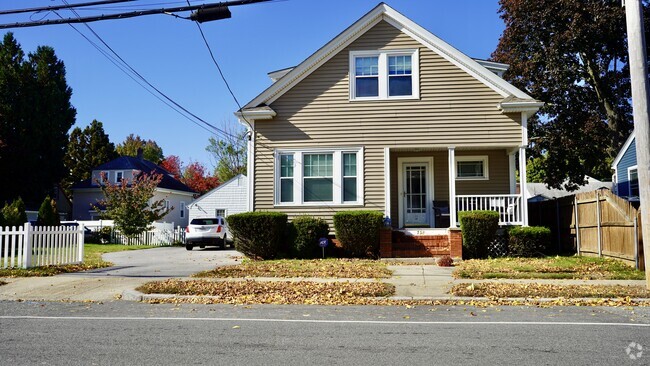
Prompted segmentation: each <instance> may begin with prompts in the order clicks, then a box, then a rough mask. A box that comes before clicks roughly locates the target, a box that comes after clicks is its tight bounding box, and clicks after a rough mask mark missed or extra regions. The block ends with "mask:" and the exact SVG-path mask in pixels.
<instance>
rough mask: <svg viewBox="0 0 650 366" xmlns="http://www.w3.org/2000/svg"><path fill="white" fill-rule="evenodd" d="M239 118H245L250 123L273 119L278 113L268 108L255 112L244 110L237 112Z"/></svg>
mask: <svg viewBox="0 0 650 366" xmlns="http://www.w3.org/2000/svg"><path fill="white" fill-rule="evenodd" d="M235 116H236V117H237V118H242V119H243V118H245V119H246V120H248V121H253V120H262V119H273V117H275V116H276V113H275V111H274V110H273V109H271V108H269V107H266V108H260V109H254V110H242V111H241V112H235Z"/></svg>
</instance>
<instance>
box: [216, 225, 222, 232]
mask: <svg viewBox="0 0 650 366" xmlns="http://www.w3.org/2000/svg"><path fill="white" fill-rule="evenodd" d="M217 232H218V233H220V232H221V225H219V226H217Z"/></svg>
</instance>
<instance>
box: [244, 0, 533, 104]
mask: <svg viewBox="0 0 650 366" xmlns="http://www.w3.org/2000/svg"><path fill="white" fill-rule="evenodd" d="M381 20H385V21H386V22H388V23H389V24H391V25H393V26H395V27H396V28H398V29H400V30H401V31H402V32H404V33H405V34H407V35H409V36H411V37H412V38H414V39H415V40H417V41H419V42H420V43H422V44H423V45H425V46H426V47H427V48H429V49H430V50H432V51H433V52H435V53H437V54H439V55H440V56H442V57H443V58H445V59H446V60H448V61H450V62H451V63H453V64H454V65H456V66H458V67H460V68H461V69H462V70H464V71H465V72H467V73H468V74H470V75H472V76H473V77H475V78H476V79H477V80H479V81H481V82H482V83H483V84H485V85H486V86H488V87H489V88H491V89H492V90H494V91H495V92H497V93H499V94H500V95H502V96H503V97H507V96H510V95H514V96H515V97H517V98H522V99H532V98H531V97H530V96H529V95H528V94H526V93H524V92H523V91H521V90H519V89H517V88H516V87H515V86H513V85H512V84H510V83H508V82H507V81H505V80H503V79H502V78H500V77H499V76H497V75H495V74H494V73H493V72H491V71H490V70H488V69H487V68H485V67H484V66H482V65H481V64H479V63H478V62H477V61H475V60H473V59H472V58H470V57H468V56H467V55H465V54H463V53H462V52H460V51H459V50H457V49H455V48H454V47H452V46H451V45H449V44H447V43H446V42H444V41H443V40H441V39H440V38H438V37H436V36H434V35H433V34H432V33H431V32H429V31H427V30H426V29H424V28H422V27H421V26H419V25H417V24H416V23H414V22H413V21H411V20H410V19H408V18H406V17H405V16H404V15H402V14H400V13H399V12H397V11H395V10H394V9H393V8H391V7H390V6H388V5H386V4H384V3H381V4H379V5H378V6H376V7H375V8H374V9H372V10H371V11H370V12H368V13H367V14H366V15H364V16H363V17H361V19H359V20H358V21H356V22H355V23H354V24H352V25H351V26H350V27H348V28H347V29H346V30H345V31H343V32H342V33H341V34H339V35H338V36H336V37H335V38H334V39H332V40H331V41H330V42H328V43H327V44H326V45H325V46H323V47H322V48H320V49H319V50H318V51H316V52H315V53H314V54H312V55H311V56H309V57H308V58H307V59H306V60H304V61H303V62H301V63H300V64H299V65H298V66H296V67H295V68H294V69H293V70H291V71H290V72H289V73H287V74H286V75H285V76H284V77H283V78H282V79H281V80H278V81H277V82H276V83H274V84H273V85H271V86H270V87H269V88H267V89H266V90H265V91H263V92H262V93H261V94H259V95H258V96H257V97H255V98H254V99H253V100H252V101H250V102H249V103H248V104H246V106H245V107H244V108H253V107H257V106H259V105H262V104H267V105H270V104H271V103H273V102H274V101H275V100H277V99H278V98H279V97H280V96H281V95H282V94H284V93H285V92H286V91H287V90H289V89H291V88H292V87H293V86H294V85H296V84H297V83H299V82H300V81H302V80H303V79H304V78H305V77H307V76H308V75H309V74H311V73H312V72H313V71H314V70H316V69H317V68H318V67H319V66H320V65H322V64H324V63H325V62H327V61H329V60H330V59H331V58H332V57H334V56H335V55H336V54H337V53H338V52H340V51H341V50H343V49H344V48H345V47H347V46H348V45H349V44H351V43H352V42H354V41H355V40H356V39H357V38H359V37H360V36H361V35H363V34H364V33H365V32H366V31H368V30H369V29H371V28H372V27H373V26H374V25H375V24H377V23H379V22H380V21H381Z"/></svg>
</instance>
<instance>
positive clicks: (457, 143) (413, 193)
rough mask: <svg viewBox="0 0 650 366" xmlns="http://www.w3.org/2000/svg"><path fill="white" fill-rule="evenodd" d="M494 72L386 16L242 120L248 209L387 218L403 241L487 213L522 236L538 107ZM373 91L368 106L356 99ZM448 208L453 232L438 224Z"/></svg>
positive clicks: (284, 80) (387, 11) (365, 24)
mask: <svg viewBox="0 0 650 366" xmlns="http://www.w3.org/2000/svg"><path fill="white" fill-rule="evenodd" d="M364 58H368V59H364ZM405 60H406V61H405ZM364 62H366V63H367V64H364ZM382 62H383V63H382ZM360 65H362V66H360ZM363 65H370V66H369V68H365V69H363V68H362V67H365V66H363ZM377 65H378V67H377ZM405 65H406V66H405ZM499 66H500V67H505V66H507V65H500V64H499ZM382 67H385V68H386V69H387V70H389V71H383V70H384V69H382ZM359 70H361V71H359ZM364 70H365V71H364ZM367 70H370V72H369V74H368V75H370V76H369V77H370V78H371V79H370V80H369V81H367V79H363V78H364V77H366V75H365V74H364V75H362V73H365V72H367ZM377 70H379V71H377ZM390 70H397V71H390ZM400 70H401V71H400ZM498 71H499V70H488V69H487V68H485V67H484V66H482V65H481V63H480V61H479V62H477V61H475V60H471V59H469V58H468V57H467V56H465V55H462V54H460V52H459V51H457V50H455V49H453V48H451V46H449V45H447V44H446V43H444V42H442V41H441V40H439V39H437V38H436V37H435V36H433V35H431V34H430V33H428V32H427V31H425V30H423V29H421V28H420V27H419V26H417V25H416V24H414V23H412V22H411V21H410V20H408V19H407V18H405V17H404V16H403V15H401V14H399V13H397V12H396V11H395V10H393V9H392V8H390V7H389V6H387V5H385V4H380V5H379V6H377V7H376V8H375V9H373V10H372V11H370V12H369V13H368V14H366V15H365V16H364V17H363V18H361V19H360V20H359V21H357V22H356V23H355V24H353V25H352V26H351V27H350V28H348V29H347V30H346V31H344V32H343V33H341V34H340V35H339V36H337V37H336V38H335V39H334V40H332V41H331V42H330V43H328V44H327V45H325V46H324V47H323V48H321V49H320V50H319V51H317V52H316V53H315V54H314V55H312V56H310V57H309V58H308V59H307V60H305V61H304V62H303V63H301V64H300V65H298V66H297V67H295V68H293V69H287V70H283V71H282V73H284V75H283V76H279V78H278V80H277V81H276V82H275V83H274V84H273V85H272V86H271V87H269V89H267V90H266V91H265V92H263V93H262V94H260V96H258V97H257V98H255V99H254V100H253V101H252V102H250V103H249V104H248V105H247V106H246V107H245V108H244V110H243V111H242V112H240V113H238V114H237V115H238V117H239V119H240V121H241V122H242V123H243V124H245V125H247V126H249V125H250V127H249V128H250V129H252V130H253V131H251V132H252V135H253V136H252V138H251V141H250V144H249V150H250V151H249V167H251V168H252V169H251V168H249V169H250V170H251V172H252V174H249V179H251V181H249V189H250V190H249V195H250V202H249V209H250V210H261V211H274V210H277V211H282V212H286V213H288V214H289V216H290V218H292V217H295V216H297V215H312V216H318V217H323V218H325V219H327V220H329V221H330V222H331V219H332V216H333V214H334V213H336V212H338V211H341V210H357V209H370V210H379V211H382V212H384V213H385V215H386V216H388V217H390V218H391V221H392V226H393V227H394V228H396V229H400V228H405V227H420V228H435V227H439V228H447V227H449V226H452V227H453V226H455V222H456V213H457V211H459V210H466V209H476V208H480V207H479V206H481V205H489V206H490V207H497V210H498V209H499V208H501V209H502V210H503V212H502V216H503V217H502V219H503V220H502V221H504V222H505V221H508V223H516V224H525V223H526V222H525V220H526V219H525V216H524V214H525V211H523V210H525V208H524V207H523V205H521V201H520V198H521V197H520V196H518V195H516V193H515V191H514V187H515V184H514V182H515V153H520V154H522V153H523V159H525V150H524V149H523V146H525V145H526V144H527V136H526V126H525V123H526V122H525V121H526V118H527V116H528V115H530V114H531V113H534V111H536V110H537V109H538V108H539V106H541V103H539V102H537V101H535V100H533V99H532V98H530V97H529V96H527V95H526V94H525V93H523V92H521V91H519V90H517V89H516V88H514V87H512V86H511V85H509V84H507V83H506V82H505V81H504V80H503V79H501V78H500V77H499V76H497V75H496V74H497V73H498ZM278 73H279V72H276V73H274V74H273V77H274V78H276V77H278V75H277V74H278ZM382 73H383V74H382ZM377 74H379V75H380V76H377ZM405 74H406V76H404V75H405ZM392 77H402V79H401V80H397V79H391V78H392ZM372 78H378V80H379V81H378V82H375V81H374V79H372ZM393 81H394V82H393ZM356 83H359V85H360V86H356V85H357V84H356ZM368 83H369V84H368ZM382 83H385V85H387V86H383V85H384V84H382ZM408 83H411V84H412V85H413V88H412V89H410V86H406V87H405V86H404V85H411V84H408ZM366 85H371V86H370V89H368V90H369V93H370V94H372V95H373V97H371V99H372V100H368V98H365V99H364V97H360V95H361V94H362V93H366V89H364V88H366ZM376 85H379V86H376ZM393 87H395V89H392V88H393ZM373 88H379V89H378V91H377V90H376V89H373ZM382 88H384V89H382ZM399 88H402V89H399ZM404 91H406V92H404ZM391 93H393V95H391ZM398 93H403V94H401V95H403V96H398V97H395V96H394V95H397V94H398ZM375 94H377V95H378V97H377V98H375V97H374V95H375ZM404 94H406V95H404ZM283 159H284V160H283ZM282 161H284V165H283V163H282ZM458 169H460V171H461V174H463V175H465V176H458V177H457V176H456V171H457V170H458ZM450 172H451V175H450ZM355 173H356V174H355ZM467 175H470V176H467ZM521 178H522V179H523V181H524V182H525V176H523V177H521ZM283 180H284V181H283ZM350 182H351V183H350ZM355 182H356V192H352V191H350V192H352V193H350V192H348V187H353V186H354V183H355ZM343 185H345V187H344V186H343ZM406 186H408V187H406ZM282 187H284V189H286V192H285V191H282V189H283V188H282ZM309 187H314V190H313V191H314V192H316V191H317V192H319V193H318V194H316V193H314V192H311V191H310V190H309V189H308V188H309ZM287 192H292V193H293V195H292V194H291V193H287ZM323 192H324V193H323ZM353 193H356V194H353ZM322 194H324V196H322ZM281 195H284V196H283V198H281ZM467 196H472V197H467ZM301 197H302V198H301ZM307 197H311V199H309V200H308V199H307ZM313 197H321V198H322V197H325V198H323V199H321V200H318V199H313ZM350 197H352V198H350ZM285 198H286V201H287V202H285ZM348 198H349V199H350V201H349V202H347V201H346V200H347V199H348ZM441 203H442V205H445V204H446V206H447V207H445V208H446V209H447V211H445V210H444V208H443V214H445V215H446V216H447V223H445V222H443V221H440V220H439V218H440V215H438V219H436V218H435V215H436V212H438V213H440V212H439V211H436V210H437V209H438V207H435V206H434V205H436V204H441ZM515 205H517V206H516V207H515ZM414 210H415V211H417V212H419V213H417V214H413V213H412V212H414ZM514 212H516V214H514ZM508 214H511V216H512V215H514V216H516V218H515V219H513V217H514V216H512V217H510V218H508V217H506V216H507V215H508Z"/></svg>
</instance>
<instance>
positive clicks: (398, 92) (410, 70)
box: [350, 49, 420, 100]
mask: <svg viewBox="0 0 650 366" xmlns="http://www.w3.org/2000/svg"><path fill="white" fill-rule="evenodd" d="M418 59H419V57H418V50H417V49H416V50H383V51H351V52H350V100H380V99H416V98H419V97H420V90H419V85H420V80H419V61H418Z"/></svg>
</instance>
